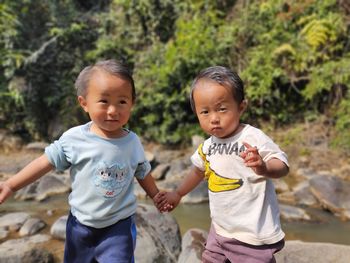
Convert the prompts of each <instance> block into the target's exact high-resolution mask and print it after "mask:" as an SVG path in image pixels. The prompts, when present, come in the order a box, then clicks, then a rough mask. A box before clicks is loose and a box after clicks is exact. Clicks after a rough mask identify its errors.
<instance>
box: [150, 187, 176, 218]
mask: <svg viewBox="0 0 350 263" xmlns="http://www.w3.org/2000/svg"><path fill="white" fill-rule="evenodd" d="M180 200H181V196H180V195H179V194H178V193H177V192H176V191H172V192H165V191H161V192H159V193H158V194H156V196H155V197H154V198H153V201H154V204H155V205H156V207H157V208H158V210H159V211H160V212H161V213H164V212H170V211H172V210H173V209H174V208H175V207H176V206H177V205H178V204H179V202H180Z"/></svg>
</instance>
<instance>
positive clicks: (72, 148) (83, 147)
mask: <svg viewBox="0 0 350 263" xmlns="http://www.w3.org/2000/svg"><path fill="white" fill-rule="evenodd" d="M90 126H91V122H89V123H87V124H84V125H81V126H77V127H74V128H71V129H69V130H68V131H66V132H65V133H64V134H63V135H62V136H61V137H60V138H59V140H57V141H54V142H53V143H52V144H50V145H49V146H48V147H46V149H45V154H46V155H47V157H48V159H49V161H50V163H51V164H52V165H53V166H55V168H56V169H57V170H61V171H62V170H65V169H68V168H70V177H71V182H72V191H71V193H70V195H69V205H70V207H71V212H72V214H73V215H74V216H75V217H76V218H77V219H78V220H79V222H80V223H82V224H84V225H87V226H92V227H95V228H102V227H106V226H110V225H112V224H114V223H116V222H118V221H119V220H121V219H124V218H127V217H129V216H131V215H133V214H134V213H135V212H136V207H137V203H136V197H135V195H134V176H135V177H137V178H139V179H143V178H144V177H145V176H146V175H147V174H148V173H149V172H150V170H151V165H150V163H149V162H148V161H147V160H146V157H145V153H144V150H143V147H142V145H141V142H140V139H139V138H138V137H137V135H136V134H135V133H133V132H131V131H129V133H128V134H127V135H126V136H124V137H122V138H116V139H106V138H102V137H99V136H98V135H96V134H94V133H91V132H90Z"/></svg>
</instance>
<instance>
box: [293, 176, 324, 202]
mask: <svg viewBox="0 0 350 263" xmlns="http://www.w3.org/2000/svg"><path fill="white" fill-rule="evenodd" d="M293 192H294V196H295V201H296V202H297V204H298V205H305V206H311V207H317V206H319V203H318V201H317V199H316V198H315V196H314V195H313V194H312V193H311V190H310V183H309V181H303V182H301V183H299V184H297V185H296V186H295V187H294V188H293Z"/></svg>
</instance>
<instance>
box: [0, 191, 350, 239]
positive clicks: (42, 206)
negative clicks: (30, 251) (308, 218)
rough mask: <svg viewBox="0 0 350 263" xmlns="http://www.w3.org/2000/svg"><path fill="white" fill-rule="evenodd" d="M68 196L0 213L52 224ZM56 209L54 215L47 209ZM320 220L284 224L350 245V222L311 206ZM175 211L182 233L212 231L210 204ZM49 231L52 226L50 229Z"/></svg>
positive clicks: (294, 231)
mask: <svg viewBox="0 0 350 263" xmlns="http://www.w3.org/2000/svg"><path fill="white" fill-rule="evenodd" d="M139 202H140V203H147V204H153V203H152V201H144V200H140V201H139ZM68 209H69V208H68V204H67V196H66V195H57V196H53V197H50V198H49V199H48V200H46V201H43V202H37V201H18V200H14V199H9V200H7V201H6V202H5V203H4V204H2V205H0V216H2V215H4V214H6V213H9V212H22V211H24V212H28V213H31V214H33V215H35V216H38V217H40V218H41V219H42V220H44V221H45V222H46V223H47V224H48V225H52V224H53V222H54V221H55V220H57V219H58V218H59V217H60V216H62V215H65V214H67V212H68ZM48 210H52V215H48V213H47V211H48ZM307 211H308V212H309V213H311V214H313V215H314V216H316V217H317V218H319V220H318V221H319V222H316V223H315V222H314V223H306V222H284V221H282V228H283V230H284V232H285V233H286V240H295V239H298V240H302V241H309V242H328V243H336V244H345V245H350V235H349V233H350V222H343V221H340V220H339V219H338V218H336V217H335V216H333V215H332V214H331V213H328V212H325V211H320V210H318V209H307ZM171 214H172V215H173V216H174V217H175V218H176V220H177V222H178V224H179V226H180V230H181V234H182V235H183V234H184V233H185V232H186V231H187V230H188V229H190V228H200V229H203V230H206V231H208V230H209V227H210V216H209V206H208V204H207V203H203V204H193V205H190V204H180V205H179V206H178V207H177V208H176V209H175V210H174V211H172V212H171ZM47 231H48V230H47Z"/></svg>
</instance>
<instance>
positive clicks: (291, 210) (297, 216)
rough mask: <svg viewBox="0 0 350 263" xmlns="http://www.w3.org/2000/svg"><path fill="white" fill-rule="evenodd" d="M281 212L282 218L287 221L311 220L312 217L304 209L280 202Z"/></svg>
mask: <svg viewBox="0 0 350 263" xmlns="http://www.w3.org/2000/svg"><path fill="white" fill-rule="evenodd" d="M279 207H280V213H281V218H283V219H284V220H287V221H301V220H305V221H310V220H311V217H310V216H309V215H308V213H306V211H305V210H304V209H301V208H298V207H294V206H290V205H283V204H280V205H279Z"/></svg>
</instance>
